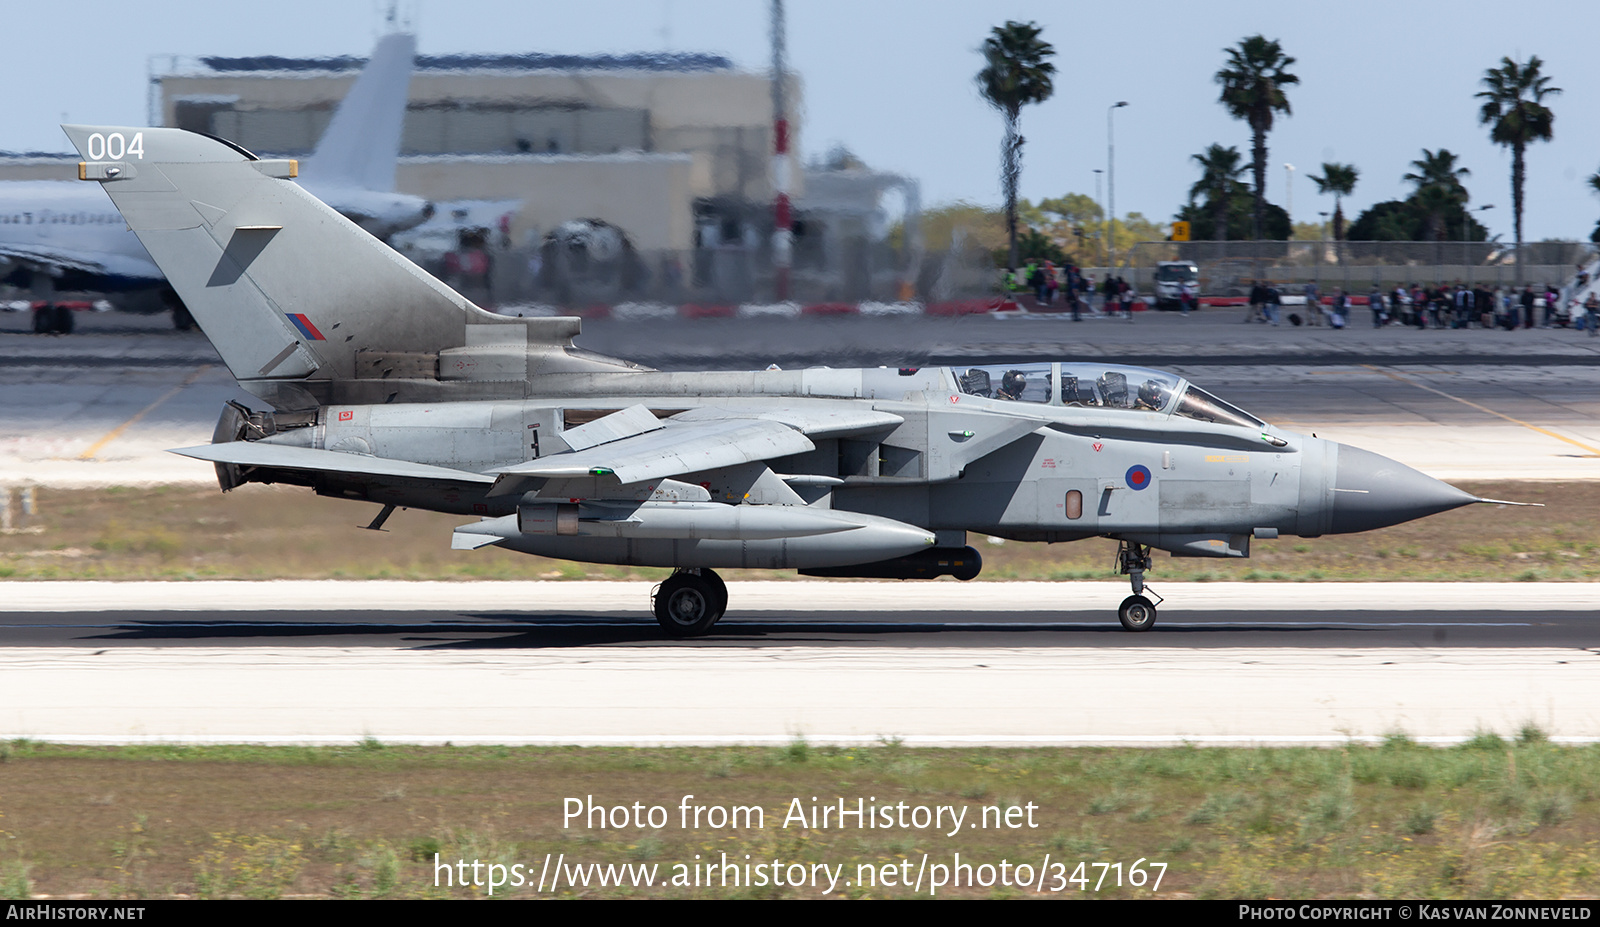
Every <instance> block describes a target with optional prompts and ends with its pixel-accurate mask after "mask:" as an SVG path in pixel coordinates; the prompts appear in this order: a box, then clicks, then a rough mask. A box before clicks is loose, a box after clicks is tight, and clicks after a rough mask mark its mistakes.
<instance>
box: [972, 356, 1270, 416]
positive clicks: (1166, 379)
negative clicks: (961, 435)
mask: <svg viewBox="0 0 1600 927" xmlns="http://www.w3.org/2000/svg"><path fill="white" fill-rule="evenodd" d="M951 372H952V374H953V375H954V377H955V381H956V383H957V384H959V386H960V389H961V391H962V392H963V393H966V394H968V395H969V396H982V397H984V398H986V399H1001V400H1010V401H1013V402H1033V403H1039V404H1041V405H1051V406H1075V407H1082V408H1096V409H1118V410H1127V411H1132V412H1146V413H1152V414H1163V415H1178V416H1182V417H1184V418H1192V419H1196V420H1198V421H1202V422H1215V423H1217V424H1220V425H1237V426H1241V427H1244V428H1262V427H1265V423H1264V422H1262V421H1261V420H1260V419H1258V418H1256V417H1255V416H1253V415H1251V414H1249V413H1248V412H1245V411H1243V410H1241V409H1239V408H1236V407H1235V406H1232V405H1229V404H1228V403H1226V402H1223V401H1222V400H1221V399H1218V398H1217V397H1215V396H1213V395H1211V394H1210V393H1208V392H1206V391H1205V390H1203V389H1201V388H1199V387H1198V386H1195V385H1194V384H1192V383H1190V382H1188V381H1187V380H1185V379H1183V378H1182V377H1180V376H1178V375H1176V374H1172V373H1167V372H1165V371H1161V370H1149V369H1147V368H1144V367H1125V366H1122V365H1120V364H1095V363H1049V364H1044V363H1037V364H1007V365H1003V366H990V365H985V366H981V367H965V368H955V369H954V370H952V371H951Z"/></svg>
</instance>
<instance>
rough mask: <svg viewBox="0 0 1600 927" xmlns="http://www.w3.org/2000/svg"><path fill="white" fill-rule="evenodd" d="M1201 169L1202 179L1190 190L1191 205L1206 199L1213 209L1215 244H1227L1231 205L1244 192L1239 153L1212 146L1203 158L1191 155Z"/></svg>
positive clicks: (1229, 148)
mask: <svg viewBox="0 0 1600 927" xmlns="http://www.w3.org/2000/svg"><path fill="white" fill-rule="evenodd" d="M1190 157H1192V158H1193V159H1194V161H1195V163H1197V164H1199V165H1200V179H1199V180H1198V181H1196V182H1195V185H1194V186H1192V187H1190V188H1189V201H1190V202H1191V203H1192V202H1194V201H1195V199H1196V198H1197V197H1201V196H1203V197H1205V199H1206V202H1207V203H1208V204H1209V205H1210V206H1211V216H1212V220H1211V221H1212V222H1213V223H1214V225H1213V230H1212V233H1211V235H1212V240H1213V241H1227V240H1228V202H1229V200H1231V199H1232V198H1233V197H1234V195H1235V194H1237V193H1238V192H1239V191H1240V190H1242V189H1243V188H1244V182H1243V181H1242V180H1241V179H1240V175H1241V174H1243V173H1244V170H1245V166H1244V165H1243V164H1240V163H1239V149H1237V148H1234V147H1232V146H1229V147H1227V148H1224V147H1222V146H1221V145H1212V146H1211V147H1209V148H1207V149H1206V150H1205V152H1204V153H1203V154H1197V155H1191V156H1190Z"/></svg>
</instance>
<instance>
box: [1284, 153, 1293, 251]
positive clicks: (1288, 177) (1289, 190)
mask: <svg viewBox="0 0 1600 927" xmlns="http://www.w3.org/2000/svg"><path fill="white" fill-rule="evenodd" d="M1283 189H1284V194H1283V195H1284V199H1285V201H1286V202H1287V203H1288V208H1286V209H1285V210H1284V212H1285V213H1286V214H1288V216H1289V240H1290V241H1294V165H1293V164H1290V163H1288V162H1287V161H1286V162H1284V165H1283Z"/></svg>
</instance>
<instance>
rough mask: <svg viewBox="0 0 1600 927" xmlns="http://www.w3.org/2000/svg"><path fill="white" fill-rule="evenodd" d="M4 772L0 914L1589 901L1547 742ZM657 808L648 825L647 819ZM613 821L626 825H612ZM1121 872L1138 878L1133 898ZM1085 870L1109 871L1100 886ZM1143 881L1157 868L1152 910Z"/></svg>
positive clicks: (341, 760)
mask: <svg viewBox="0 0 1600 927" xmlns="http://www.w3.org/2000/svg"><path fill="white" fill-rule="evenodd" d="M3 760H4V762H0V846H3V853H4V857H3V858H0V895H4V896H6V897H12V898H20V897H27V896H33V897H40V896H50V897H58V898H59V897H62V896H66V895H84V896H88V897H93V898H155V897H173V896H184V897H245V898H280V897H337V898H432V897H482V896H486V895H487V894H488V890H487V886H486V885H478V886H474V885H470V884H469V885H468V886H467V887H465V888H463V887H462V886H461V885H460V884H459V883H458V884H456V885H453V886H446V885H443V884H436V876H437V875H438V870H437V868H436V862H435V860H436V857H437V859H438V860H440V861H442V862H443V863H444V864H445V865H446V866H447V867H448V866H450V865H451V864H453V863H455V862H456V861H458V860H466V861H467V863H468V868H467V869H466V870H465V871H466V873H467V874H468V875H469V876H470V875H471V874H472V870H471V868H470V864H471V862H472V861H474V860H476V861H479V862H480V863H481V864H483V865H484V866H485V867H487V866H488V865H490V864H496V865H501V866H504V867H506V869H505V870H502V871H503V872H505V873H510V872H511V870H510V868H509V867H511V866H513V865H519V864H520V865H521V866H523V872H524V873H526V875H525V881H526V882H527V883H529V884H526V885H523V886H520V887H517V886H513V885H505V886H501V887H500V888H499V889H498V890H497V894H498V895H506V896H510V897H531V896H533V895H535V894H538V892H536V891H535V889H534V887H533V884H532V883H534V882H536V881H537V875H538V874H539V873H540V872H541V871H542V870H544V869H545V860H546V854H549V858H550V860H552V861H556V860H558V859H559V860H560V861H561V862H562V865H563V866H565V867H567V869H566V870H565V874H574V875H573V877H572V878H570V879H567V880H565V881H563V883H562V884H561V886H560V887H559V888H557V889H555V890H554V891H551V890H549V889H548V887H547V889H546V891H545V892H544V893H543V894H545V895H555V896H580V897H622V896H634V897H818V896H821V895H823V894H824V891H823V888H824V887H826V886H827V885H828V882H827V880H826V877H821V881H822V884H821V885H812V884H809V883H808V884H802V885H774V884H771V881H770V879H769V880H768V884H765V885H759V884H758V885H751V884H748V883H747V882H744V881H743V879H744V878H745V877H746V872H747V871H746V870H743V869H742V867H743V866H744V864H745V863H746V862H747V861H748V862H749V863H751V864H753V865H757V866H761V865H769V866H770V864H772V863H774V862H776V863H778V864H780V865H781V866H782V867H783V871H784V872H785V873H786V874H787V875H788V876H789V877H790V878H789V879H787V880H786V881H800V880H797V879H795V878H794V876H795V875H796V874H798V873H800V872H801V870H802V869H803V870H804V872H805V874H806V879H807V880H809V879H810V878H811V877H812V876H813V875H814V874H815V873H816V872H817V869H816V867H818V866H822V865H826V866H828V867H829V868H830V870H831V871H835V872H837V873H839V877H838V878H839V881H838V882H837V883H836V884H835V885H834V887H833V888H832V890H831V891H830V892H829V894H834V895H843V896H847V897H864V896H873V897H884V896H889V897H907V896H911V895H921V896H924V897H925V896H927V895H928V894H930V890H929V889H930V887H931V882H932V876H931V875H930V876H929V877H928V878H927V879H925V880H924V885H923V888H922V889H921V890H920V891H918V890H915V889H913V888H910V887H906V886H903V885H901V884H898V883H899V882H900V881H901V876H900V874H901V873H905V874H907V875H908V876H915V874H916V873H917V872H918V871H919V868H920V867H921V866H922V860H923V856H924V854H926V855H927V858H928V865H929V866H936V865H945V866H947V867H950V869H951V871H954V869H955V867H954V866H953V864H954V863H955V862H956V859H955V855H956V854H957V853H959V854H960V861H961V862H965V863H966V864H968V865H969V866H972V867H975V868H974V869H973V870H971V872H972V876H971V881H973V882H977V883H979V884H963V885H960V886H959V887H958V886H953V885H951V884H949V883H948V882H947V883H946V884H945V885H944V886H943V887H942V888H940V889H939V890H938V894H939V896H941V897H944V896H955V897H996V896H999V897H1004V896H1013V895H1022V894H1032V893H1033V892H1032V891H1031V890H1028V889H1024V888H1020V887H1017V886H1015V885H1013V886H1006V885H1004V884H1001V878H1002V877H1001V872H1002V870H1001V869H1000V868H999V867H1000V864H1001V862H1002V861H1005V862H1006V863H1007V865H1008V866H1009V867H1010V869H1011V871H1012V873H1013V875H1012V880H1013V881H1016V877H1017V873H1018V871H1019V870H1018V867H1019V866H1022V865H1026V866H1028V867H1030V871H1031V872H1032V878H1033V879H1034V880H1035V881H1036V882H1037V881H1038V880H1039V879H1040V875H1039V874H1040V872H1041V871H1043V872H1044V873H1045V878H1044V885H1045V886H1046V889H1047V890H1046V891H1045V892H1044V894H1046V895H1051V896H1055V897H1130V898H1140V897H1200V898H1267V897H1272V898H1318V897H1340V898H1348V897H1375V898H1570V897H1578V896H1583V897H1592V896H1593V895H1594V892H1595V888H1596V886H1597V885H1600V796H1597V794H1596V785H1595V782H1596V777H1595V776H1594V770H1595V769H1596V768H1597V767H1600V746H1588V747H1570V746H1558V745H1553V744H1551V743H1549V742H1548V740H1547V739H1546V738H1545V737H1544V736H1543V735H1542V734H1541V733H1540V732H1539V731H1538V730H1537V729H1535V728H1532V727H1528V728H1525V729H1524V730H1523V731H1522V732H1521V734H1520V736H1519V737H1518V738H1516V739H1514V740H1505V739H1502V738H1500V737H1498V736H1496V735H1494V734H1488V733H1483V734H1480V735H1478V736H1476V737H1474V738H1473V739H1472V740H1471V741H1469V742H1468V743H1466V744H1463V745H1461V746H1458V747H1452V748H1430V747H1422V746H1418V745H1416V744H1414V743H1412V742H1411V741H1410V740H1408V739H1407V738H1405V737H1404V736H1403V735H1398V734H1397V735H1395V736H1392V737H1390V738H1389V739H1388V741H1387V742H1385V743H1384V744H1382V745H1377V746H1361V745H1350V746H1346V747H1344V748H1340V749H1311V748H1301V749H1267V748H1261V749H1234V748H1215V749H1209V748H1208V749H1198V748H1174V749H979V748H974V749H950V750H942V749H939V750H936V749H911V748H906V747H903V746H901V745H900V744H899V743H897V742H896V741H894V740H893V739H886V740H885V741H884V742H883V743H882V744H881V745H878V746H873V747H856V748H835V747H820V746H814V745H808V744H805V743H803V742H799V741H797V742H795V743H794V744H791V745H789V746H787V747H776V748H755V747H746V748H719V749H692V748H674V749H595V748H511V747H449V746H446V747H436V748H421V747H406V746H397V745H390V744H383V743H381V742H378V741H375V740H372V739H370V738H369V739H368V740H366V741H363V742H362V743H361V744H357V745H352V746H349V747H322V748H301V747H252V746H215V747H168V746H138V747H120V748H92V747H67V746H56V745H49V744H40V743H30V742H13V743H10V744H7V745H6V746H5V750H4V757H3ZM684 796H693V798H690V799H685V798H684ZM841 798H843V799H844V800H845V801H846V803H847V805H848V806H851V807H854V803H855V801H856V799H857V798H861V799H865V800H866V801H867V805H868V807H871V806H872V805H873V804H876V805H877V806H878V807H889V808H891V810H892V813H893V814H894V815H895V816H897V817H898V816H899V815H901V814H905V815H906V819H907V823H906V824H905V825H904V826H902V825H901V824H900V823H898V821H896V822H895V823H893V824H892V825H891V826H884V827H879V828H873V829H858V828H856V827H854V826H847V827H845V828H843V829H840V828H838V827H836V826H827V827H818V826H811V825H814V824H816V823H817V822H816V820H815V818H811V819H810V820H808V823H807V825H806V826H803V825H801V824H800V823H799V822H798V821H797V820H795V819H793V818H790V817H789V815H790V814H791V812H793V811H794V810H795V808H796V807H797V806H796V805H795V804H794V802H795V801H796V800H797V801H798V807H799V808H800V809H801V810H802V811H804V812H805V813H806V814H807V815H812V814H814V813H815V810H814V809H816V808H818V807H820V806H824V805H830V806H836V805H837V803H838V801H839V799H841ZM567 799H576V800H578V801H579V802H580V804H581V803H583V802H588V801H591V800H592V801H593V802H594V803H595V804H597V805H599V806H602V807H603V808H605V809H606V817H607V818H609V820H610V822H611V823H610V824H608V825H607V826H604V827H602V826H599V824H598V822H597V819H589V823H590V824H591V825H593V826H584V823H583V822H584V820H585V819H584V817H582V816H580V817H578V818H577V819H576V820H574V821H571V822H565V821H564V817H563V812H564V810H565V809H566V807H567V805H566V800H567ZM636 804H637V808H636V807H635V806H636ZM684 804H688V805H689V806H690V807H691V808H692V807H693V806H695V805H699V806H702V807H704V808H710V807H712V806H721V807H725V808H726V807H731V806H743V807H747V808H757V807H758V808H760V809H762V814H763V818H764V820H763V821H762V822H761V823H762V824H763V825H764V826H761V827H755V826H730V825H729V824H728V823H727V822H726V821H724V822H723V824H721V825H719V824H717V821H718V819H717V818H716V817H715V815H714V814H712V813H710V812H707V814H706V816H705V817H703V818H702V819H701V823H700V825H699V826H698V827H696V826H693V825H692V823H691V826H687V827H686V826H683V822H682V815H683V814H684V812H682V811H681V810H680V809H681V807H682V806H683V805H684ZM617 806H622V809H623V810H622V811H620V812H618V811H615V810H612V809H615V808H616V807H617ZM652 806H659V807H660V808H661V809H662V812H661V814H660V816H658V817H657V819H656V820H655V821H653V822H652V821H651V820H649V819H648V814H649V809H650V808H651V807H652ZM902 806H903V807H904V808H905V809H912V810H909V811H905V812H902V811H901V810H899V809H901V808H902ZM937 806H950V807H952V808H965V809H966V815H967V817H966V818H965V820H966V821H967V822H968V824H969V825H970V823H972V822H976V821H979V820H992V821H993V822H994V823H995V826H992V827H986V828H978V829H974V828H972V827H970V826H964V827H962V828H961V829H960V830H959V831H958V832H957V833H955V834H954V835H953V836H950V835H948V831H950V829H951V827H950V823H949V821H950V819H949V817H946V818H945V819H944V820H943V823H942V824H941V825H939V826H917V823H918V822H917V818H916V812H915V810H914V809H916V808H918V807H937ZM1029 806H1032V807H1031V808H1030V807H1029ZM639 809H643V814H644V815H645V817H643V818H642V819H641V812H640V810H639ZM985 809H989V817H988V818H985V817H984V815H985ZM1008 811H1009V814H1008V813H1007V812H1008ZM618 814H620V815H621V817H622V818H624V819H626V820H625V821H622V822H621V823H622V826H620V827H619V826H612V825H614V824H616V823H618V820H619V819H618V817H617V815H618ZM1029 819H1031V820H1032V822H1033V824H1034V825H1035V826H1031V827H1030V826H1027V822H1028V820H1029ZM837 821H838V819H837V818H834V819H832V822H831V823H833V824H836V823H837ZM1002 821H1003V822H1007V823H1006V824H1002V823H1001V822H1002ZM1012 822H1014V823H1015V825H1016V826H1007V825H1008V824H1010V823H1012ZM564 823H565V824H570V826H564ZM741 823H742V824H749V823H751V822H750V821H749V820H745V821H743V822H741ZM785 825H787V826H785ZM724 859H726V860H728V861H731V862H733V863H735V864H736V865H737V866H738V867H740V871H739V873H738V875H739V876H740V878H741V882H740V884H738V885H731V884H728V885H724V884H721V883H720V882H718V881H717V880H716V878H715V877H712V879H711V882H712V884H710V885H707V884H705V879H706V876H705V875H704V870H701V876H700V878H701V884H698V885H696V884H687V885H678V886H673V885H671V884H661V883H670V882H671V880H672V878H673V877H674V874H675V873H679V872H682V873H684V874H685V875H687V873H690V872H692V871H694V870H693V869H692V868H691V867H694V866H696V865H697V864H698V865H700V866H704V865H705V864H706V863H707V862H711V863H717V864H719V865H720V863H721V862H722V861H723V860H724ZM1047 859H1048V860H1049V861H1050V862H1048V863H1047ZM1140 860H1143V862H1142V863H1141V864H1140V865H1141V867H1142V869H1143V871H1144V872H1145V874H1146V875H1147V876H1150V877H1152V878H1150V879H1147V880H1146V884H1145V885H1144V886H1143V887H1134V886H1131V885H1129V884H1127V881H1128V879H1130V878H1131V877H1132V872H1133V869H1132V866H1133V865H1134V864H1135V863H1136V862H1137V861H1140ZM1080 862H1083V863H1085V864H1086V867H1085V869H1084V870H1081V871H1080V870H1079V869H1078V863H1080ZM1095 863H1105V864H1107V866H1106V867H1105V868H1104V870H1103V871H1104V873H1105V875H1106V878H1105V880H1104V881H1103V882H1102V883H1101V884H1100V885H1099V886H1098V890H1096V882H1097V881H1100V876H1101V873H1102V869H1100V868H1097V867H1096V866H1095ZM1117 863H1120V864H1121V867H1120V869H1118V870H1115V871H1113V870H1112V869H1111V868H1110V864H1117ZM1157 863H1166V864H1167V865H1166V869H1165V872H1164V875H1163V876H1162V880H1161V885H1160V889H1159V891H1152V890H1151V886H1152V884H1153V875H1154V869H1153V868H1152V867H1153V866H1154V865H1155V864H1157ZM590 864H599V865H600V866H601V867H605V866H611V867H613V869H612V870H611V871H612V872H616V871H618V870H617V869H616V868H615V867H621V866H633V867H635V869H634V870H632V871H633V872H635V873H639V872H654V873H655V878H656V880H657V883H658V884H656V885H654V886H651V887H645V886H643V885H634V884H623V885H615V884H611V885H601V884H599V871H597V870H594V869H585V870H582V871H587V872H589V884H587V885H584V884H582V883H581V872H580V870H579V869H575V868H573V867H587V866H589V865H590ZM1055 864H1059V865H1060V866H1061V868H1059V869H1055V868H1052V866H1053V865H1055ZM986 865H987V866H988V867H990V868H989V869H988V870H984V869H982V868H981V867H983V866H986ZM680 866H681V867H682V868H681V870H680V868H679V867H680ZM792 866H799V867H801V868H800V869H791V868H789V867H792ZM640 867H642V868H640ZM651 867H654V868H653V869H652V868H651ZM838 867H843V868H842V869H840V868H838ZM890 870H892V871H893V875H890V874H889V873H890ZM458 871H459V870H458ZM869 871H870V872H871V873H876V876H875V878H872V879H870V880H869V879H868V878H867V874H868V873H869ZM936 871H937V870H929V872H930V873H932V872H936ZM486 873H487V870H486V869H484V870H480V874H479V875H480V881H485V882H486V881H487V875H486ZM1074 874H1080V875H1081V876H1082V877H1084V878H1087V880H1088V882H1087V883H1086V884H1082V885H1080V883H1078V882H1075V881H1073V880H1072V876H1073V875H1074ZM1117 874H1120V875H1121V876H1122V877H1123V884H1122V885H1121V886H1118V885H1116V884H1114V876H1115V875H1117ZM723 877H724V878H726V875H724V876H723ZM986 877H987V878H988V879H989V880H990V882H991V883H992V884H988V885H984V884H981V883H982V881H983V880H984V879H985V878H986ZM1058 877H1059V878H1058ZM886 879H888V880H890V881H893V882H895V883H896V884H885V880H886ZM437 881H438V882H442V881H443V880H442V879H437ZM469 881H470V879H469ZM864 881H875V882H876V884H875V885H874V884H863V882H864ZM904 881H906V882H910V881H911V878H910V877H907V878H905V879H904ZM845 883H849V884H845ZM1056 888H1059V889H1060V890H1059V891H1055V890H1054V889H1056Z"/></svg>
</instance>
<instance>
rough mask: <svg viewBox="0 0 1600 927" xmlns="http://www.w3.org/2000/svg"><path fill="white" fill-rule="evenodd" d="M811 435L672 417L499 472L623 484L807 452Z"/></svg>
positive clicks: (771, 425)
mask: <svg viewBox="0 0 1600 927" xmlns="http://www.w3.org/2000/svg"><path fill="white" fill-rule="evenodd" d="M815 448H816V445H815V444H813V443H812V442H811V439H810V438H808V437H806V436H805V435H803V434H801V433H800V432H798V431H796V430H795V429H793V428H791V427H789V426H788V425H785V424H782V423H781V422H774V421H767V420H763V419H753V418H748V417H746V418H743V419H726V420H720V421H709V422H678V421H676V420H673V421H670V422H668V423H666V424H665V426H664V427H662V428H660V429H657V430H655V431H650V432H646V433H645V434H640V435H635V436H633V437H631V438H622V439H620V440H617V441H611V442H609V443H606V444H602V445H599V446H596V447H591V448H588V449H585V450H581V451H572V452H570V453H564V454H552V455H550V456H548V457H541V458H539V459H537V460H530V461H528V462H527V463H522V464H517V465H516V466H512V467H504V468H501V469H500V470H498V471H496V472H498V473H501V474H504V475H505V476H506V477H516V478H521V477H530V476H543V477H575V476H592V475H596V474H597V473H598V474H604V473H608V472H609V473H611V474H613V475H615V476H616V478H617V480H618V481H620V482H621V483H623V484H627V483H638V482H641V481H644V480H653V479H660V478H662V477H669V476H678V475H681V474H684V473H695V472H698V471H700V470H715V469H718V468H720V467H732V466H736V465H738V464H743V463H751V462H753V461H757V460H769V459H771V458H774V457H788V456H789V455H791V454H803V453H805V452H806V451H810V450H813V449H815Z"/></svg>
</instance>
